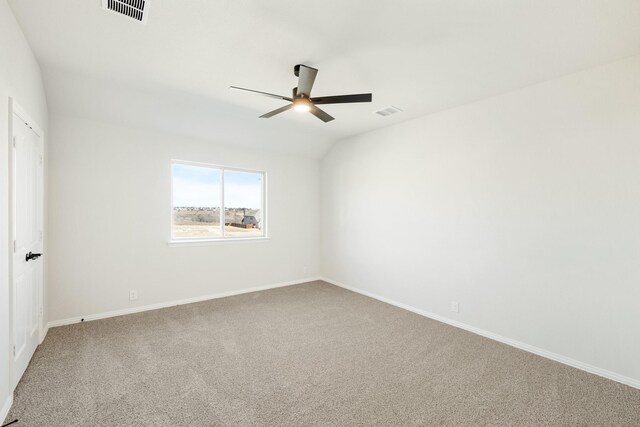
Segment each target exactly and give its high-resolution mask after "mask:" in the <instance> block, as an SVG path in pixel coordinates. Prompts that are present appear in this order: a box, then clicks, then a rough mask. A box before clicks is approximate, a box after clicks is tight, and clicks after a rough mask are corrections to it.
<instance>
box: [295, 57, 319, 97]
mask: <svg viewBox="0 0 640 427" xmlns="http://www.w3.org/2000/svg"><path fill="white" fill-rule="evenodd" d="M297 67H299V68H298V92H297V93H298V95H304V96H306V97H307V98H309V97H310V96H311V88H313V82H314V81H315V80H316V74H318V70H316V69H315V68H311V67H307V66H306V65H298V66H297Z"/></svg>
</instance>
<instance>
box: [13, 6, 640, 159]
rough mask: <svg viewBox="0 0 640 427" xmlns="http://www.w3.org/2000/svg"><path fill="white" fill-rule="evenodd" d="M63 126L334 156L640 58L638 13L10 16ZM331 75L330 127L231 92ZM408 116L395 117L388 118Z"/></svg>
mask: <svg viewBox="0 0 640 427" xmlns="http://www.w3.org/2000/svg"><path fill="white" fill-rule="evenodd" d="M9 3H10V5H11V7H12V9H13V11H14V13H15V15H16V17H17V19H18V21H19V23H20V24H21V26H22V28H23V30H24V32H25V35H26V37H27V39H28V41H29V43H30V44H31V46H32V48H33V50H34V52H35V55H36V57H37V58H38V60H39V62H40V64H41V67H42V69H43V74H44V78H45V87H46V89H47V97H48V103H49V108H50V110H51V112H53V113H62V114H72V115H79V116H89V117H96V118H102V119H107V120H109V121H114V122H116V123H125V124H130V125H135V126H144V127H150V128H157V129H160V130H165V131H170V132H176V133H180V134H185V135H190V136H196V137H202V138H207V139H212V140H216V141H220V142H228V143H238V144H247V145H258V146H262V147H265V148H270V149H276V150H284V151H288V152H293V153H297V154H305V155H311V156H315V157H319V156H321V155H322V154H323V153H324V152H325V151H326V149H327V147H328V146H329V145H330V144H331V143H332V142H334V141H336V140H339V139H341V138H344V137H346V136H349V135H353V134H357V133H362V132H366V131H370V130H373V129H376V128H380V127H383V126H387V125H389V124H393V123H397V122H399V121H404V120H407V119H410V118H413V117H416V116H420V115H424V114H429V113H433V112H435V111H439V110H443V109H447V108H451V107H454V106H457V105H462V104H465V103H469V102H473V101H476V100H479V99H482V98H486V97H489V96H493V95H496V94H500V93H503V92H506V91H509V90H513V89H517V88H520V87H524V86H528V85H531V84H534V83H537V82H540V81H544V80H548V79H550V78H553V77H557V76H560V75H565V74H569V73H572V72H575V71H579V70H582V69H585V68H589V67H593V66H596V65H599V64H602V63H606V62H610V61H613V60H616V59H621V58H624V57H627V56H631V55H635V54H638V53H640V25H639V23H640V1H638V0H536V1H532V0H484V1H478V0H447V1H445V0H403V1H401V2H392V1H382V0H357V1H356V0H351V1H344V0H323V1H308V0H275V1H264V0H217V1H213V0H189V1H185V0H173V1H171V0H151V8H150V12H149V20H148V23H147V24H146V25H143V24H139V23H137V22H135V21H133V20H131V19H128V18H126V17H124V16H120V15H117V14H115V13H112V12H107V11H104V10H102V8H101V3H100V0H56V1H51V0H9ZM297 63H304V64H307V65H310V66H313V67H316V68H318V69H319V73H318V77H317V79H316V84H315V86H314V95H316V96H319V95H337V94H348V93H361V92H373V103H371V104H352V105H327V106H325V107H324V109H325V110H326V111H327V112H328V113H329V114H331V115H333V116H335V117H336V120H335V121H333V122H329V123H326V124H325V123H323V122H321V121H320V120H318V119H316V118H315V117H313V116H311V115H310V114H306V115H302V114H299V113H296V112H293V111H290V112H287V113H284V114H281V115H279V116H276V117H274V118H271V119H258V118H257V116H259V115H260V114H262V113H265V112H267V111H270V110H272V109H275V108H278V107H280V106H282V105H284V103H283V102H281V101H278V100H275V99H270V98H266V97H261V96H258V95H254V94H250V93H243V92H237V91H232V90H229V89H228V87H229V86H230V85H237V86H242V87H248V88H252V89H256V90H261V91H266V92H272V93H278V94H283V95H289V94H290V92H291V88H292V87H294V86H295V83H296V79H295V77H294V76H293V72H292V68H293V65H295V64H297ZM388 105H394V106H396V107H399V108H401V109H402V110H404V112H403V113H400V114H397V115H395V116H392V117H387V118H384V117H380V116H378V115H375V114H373V111H375V110H377V109H380V108H383V107H386V106H388Z"/></svg>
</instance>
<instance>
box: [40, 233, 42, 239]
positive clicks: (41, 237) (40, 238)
mask: <svg viewBox="0 0 640 427" xmlns="http://www.w3.org/2000/svg"><path fill="white" fill-rule="evenodd" d="M40 241H41V242H42V231H41V232H40Z"/></svg>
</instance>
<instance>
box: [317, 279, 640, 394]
mask: <svg viewBox="0 0 640 427" xmlns="http://www.w3.org/2000/svg"><path fill="white" fill-rule="evenodd" d="M320 280H323V281H325V282H327V283H331V284H332V285H336V286H339V287H341V288H344V289H347V290H349V291H352V292H356V293H358V294H362V295H365V296H368V297H370V298H373V299H377V300H378V301H382V302H385V303H387V304H391V305H394V306H396V307H399V308H402V309H405V310H408V311H411V312H413V313H416V314H419V315H421V316H424V317H428V318H430V319H433V320H437V321H438V322H442V323H446V324H448V325H451V326H455V327H456V328H460V329H464V330H465V331H469V332H473V333H474V334H477V335H481V336H483V337H486V338H489V339H492V340H495V341H498V342H501V343H503V344H507V345H510V346H512V347H515V348H518V349H520V350H524V351H528V352H529V353H533V354H537V355H538V356H542V357H545V358H547V359H551V360H554V361H556V362H560V363H563V364H565V365H569V366H571V367H573V368H577V369H580V370H582V371H586V372H589V373H591V374H595V375H598V376H601V377H604V378H607V379H610V380H613V381H616V382H619V383H622V384H626V385H628V386H631V387H634V388H637V389H640V380H638V379H635V378H630V377H627V376H624V375H620V374H617V373H615V372H612V371H608V370H606V369H602V368H598V367H597V366H593V365H589V364H588V363H584V362H580V361H579V360H575V359H571V358H569V357H566V356H562V355H560V354H557V353H553V352H551V351H548V350H544V349H542V348H539V347H535V346H533V345H529V344H526V343H523V342H520V341H516V340H514V339H511V338H507V337H504V336H502V335H498V334H495V333H493V332H489V331H485V330H484V329H480V328H476V327H475V326H471V325H467V324H466V323H462V322H458V321H457V320H453V319H449V318H447V317H444V316H440V315H438V314H434V313H430V312H428V311H425V310H421V309H419V308H415V307H412V306H410V305H407V304H403V303H400V302H396V301H393V300H390V299H388V298H385V297H381V296H379V295H375V294H372V293H371V292H367V291H363V290H361V289H358V288H354V287H351V286H347V285H345V284H344V283H340V282H338V281H336V280H332V279H329V278H326V277H322V278H321V279H320Z"/></svg>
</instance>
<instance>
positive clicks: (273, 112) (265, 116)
mask: <svg viewBox="0 0 640 427" xmlns="http://www.w3.org/2000/svg"><path fill="white" fill-rule="evenodd" d="M292 108H293V104H289V105H285V106H284V107H280V108H278V109H277V110H273V111H269V112H268V113H266V114H263V115H261V116H260V118H261V119H268V118H269V117H273V116H275V115H276V114H280V113H284V112H285V111H287V110H290V109H292Z"/></svg>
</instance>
